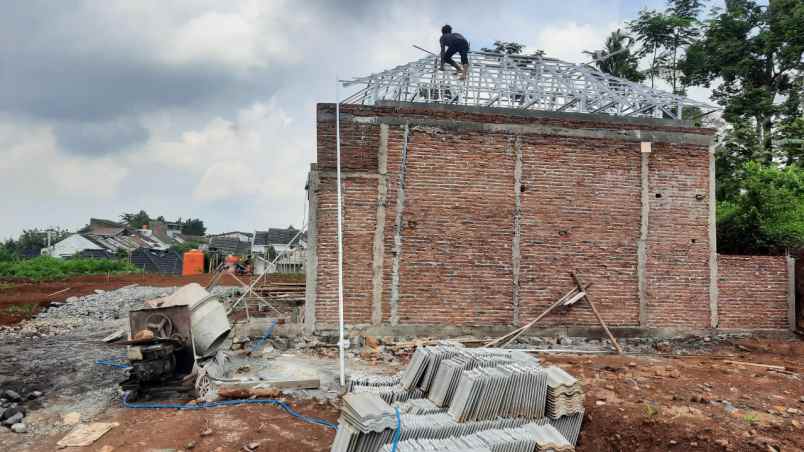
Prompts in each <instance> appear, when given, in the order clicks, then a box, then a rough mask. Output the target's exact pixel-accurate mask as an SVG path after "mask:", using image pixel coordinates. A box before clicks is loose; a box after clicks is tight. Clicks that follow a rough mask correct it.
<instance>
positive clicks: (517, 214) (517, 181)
mask: <svg viewBox="0 0 804 452" xmlns="http://www.w3.org/2000/svg"><path fill="white" fill-rule="evenodd" d="M512 146H513V154H514V234H513V235H514V237H513V240H512V242H511V273H512V276H513V288H512V289H513V291H512V303H513V319H512V322H513V324H514V325H517V326H518V325H519V271H520V265H521V263H522V256H521V254H520V245H521V242H522V145H521V143H520V141H519V137H516V138H515V139H514V140H513V144H512Z"/></svg>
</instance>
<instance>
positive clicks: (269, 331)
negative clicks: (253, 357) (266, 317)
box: [251, 319, 276, 353]
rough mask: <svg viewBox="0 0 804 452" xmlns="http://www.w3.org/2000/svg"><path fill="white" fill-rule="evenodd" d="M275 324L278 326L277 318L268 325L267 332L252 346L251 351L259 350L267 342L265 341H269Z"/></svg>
mask: <svg viewBox="0 0 804 452" xmlns="http://www.w3.org/2000/svg"><path fill="white" fill-rule="evenodd" d="M275 326H276V319H274V321H273V323H271V326H269V327H268V331H266V332H265V335H264V336H263V337H261V338H259V339H257V342H255V343H254V346H253V347H251V353H254V352H256V351H257V350H259V349H260V348H262V345H263V344H265V341H267V340H268V339H270V338H271V335H272V334H273V332H274V327H275Z"/></svg>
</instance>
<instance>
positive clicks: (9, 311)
mask: <svg viewBox="0 0 804 452" xmlns="http://www.w3.org/2000/svg"><path fill="white" fill-rule="evenodd" d="M35 311H36V304H35V303H29V304H12V305H9V306H5V307H3V309H2V312H3V314H6V315H13V316H21V317H31V316H33V315H34V312H35Z"/></svg>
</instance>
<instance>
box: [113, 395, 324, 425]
mask: <svg viewBox="0 0 804 452" xmlns="http://www.w3.org/2000/svg"><path fill="white" fill-rule="evenodd" d="M128 394H129V393H128V392H126V393H124V394H123V406H125V407H126V408H135V409H145V410H156V409H172V410H201V409H207V408H216V407H221V406H236V405H273V406H275V407H278V408H279V409H281V410H282V411H284V412H286V413H288V414H289V415H291V416H293V417H295V418H297V419H300V420H302V421H304V422H307V423H309V424H315V425H321V426H324V427H327V428H331V429H337V428H338V425H337V424H333V423H332V422H329V421H328V420H326V419H320V418H315V417H309V416H305V415H303V414H301V413H298V412H297V411H295V410H294V409H293V408H291V407H290V405H288V404H287V403H285V402H282V401H281V400H276V399H241V400H221V401H218V402H203V403H196V404H183V403H132V402H129V401H128Z"/></svg>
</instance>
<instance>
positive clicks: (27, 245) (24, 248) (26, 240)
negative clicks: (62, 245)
mask: <svg viewBox="0 0 804 452" xmlns="http://www.w3.org/2000/svg"><path fill="white" fill-rule="evenodd" d="M48 230H49V231H50V243H51V244H54V243H56V242H60V241H61V240H63V239H64V238H66V237H67V236H68V235H70V232H69V231H68V230H66V229H61V228H51V229H41V230H40V229H37V228H34V229H24V230H23V231H22V234H20V236H19V238H18V239H17V241H16V243H15V248H16V250H15V253H16V255H17V257H31V256H39V255H40V254H41V252H42V248H45V247H47V236H48Z"/></svg>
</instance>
